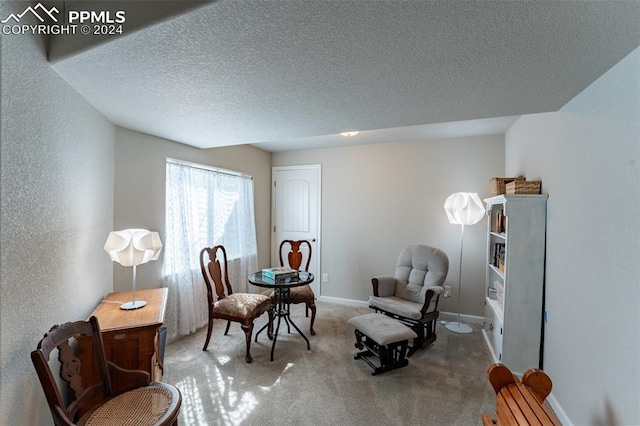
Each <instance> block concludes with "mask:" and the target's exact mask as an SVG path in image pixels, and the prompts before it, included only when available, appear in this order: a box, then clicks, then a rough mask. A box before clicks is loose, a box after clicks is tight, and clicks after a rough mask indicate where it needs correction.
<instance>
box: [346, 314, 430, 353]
mask: <svg viewBox="0 0 640 426" xmlns="http://www.w3.org/2000/svg"><path fill="white" fill-rule="evenodd" d="M347 323H348V324H349V325H351V326H352V327H353V328H355V329H356V330H359V331H360V332H361V333H363V334H364V335H366V336H367V337H369V338H370V339H372V340H373V341H375V342H376V343H378V344H380V345H389V344H391V343H395V342H400V341H402V340H409V339H415V338H416V337H418V335H417V334H416V332H415V331H413V330H411V329H410V328H409V327H407V326H406V325H404V324H402V323H401V322H400V321H396V320H394V319H393V318H389V317H388V316H385V315H382V314H377V313H373V314H364V315H359V316H357V317H353V318H351V319H350V320H349V321H347Z"/></svg>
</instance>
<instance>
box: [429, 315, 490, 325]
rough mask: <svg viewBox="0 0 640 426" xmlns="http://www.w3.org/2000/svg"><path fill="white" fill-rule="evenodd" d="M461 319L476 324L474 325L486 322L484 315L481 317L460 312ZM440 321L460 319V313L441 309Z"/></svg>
mask: <svg viewBox="0 0 640 426" xmlns="http://www.w3.org/2000/svg"><path fill="white" fill-rule="evenodd" d="M460 319H461V320H463V321H464V322H467V323H470V324H474V325H480V326H482V325H483V324H484V317H479V316H476V315H465V314H460ZM438 321H447V322H452V321H458V314H457V313H455V312H442V311H440V316H439V317H438Z"/></svg>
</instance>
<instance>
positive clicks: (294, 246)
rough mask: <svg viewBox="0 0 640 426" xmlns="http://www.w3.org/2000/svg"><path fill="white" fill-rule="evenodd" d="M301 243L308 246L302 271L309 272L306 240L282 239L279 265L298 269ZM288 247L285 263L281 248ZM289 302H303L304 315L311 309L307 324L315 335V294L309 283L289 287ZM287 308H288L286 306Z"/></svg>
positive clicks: (309, 257)
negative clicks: (308, 323) (309, 319)
mask: <svg viewBox="0 0 640 426" xmlns="http://www.w3.org/2000/svg"><path fill="white" fill-rule="evenodd" d="M301 245H306V246H307V248H308V251H307V256H306V258H307V262H306V264H305V267H304V271H306V272H309V264H310V263H311V243H309V241H307V240H284V241H282V242H281V243H280V248H279V249H278V256H279V258H280V266H289V267H290V268H292V269H296V270H298V271H300V270H301V269H300V266H302V260H303V258H304V254H303V252H302V251H301V250H300V246H301ZM287 246H288V247H289V252H288V253H287V263H288V265H286V264H285V262H284V259H283V257H282V254H283V249H285V248H286V247H287ZM289 303H290V304H294V305H295V304H298V303H304V304H305V305H306V308H305V315H306V316H307V317H309V310H311V325H310V326H309V332H310V333H311V334H312V335H315V334H316V332H315V330H314V329H313V323H314V322H315V321H316V295H315V294H314V293H313V290H312V289H311V286H310V285H309V284H307V285H303V286H300V287H294V288H292V289H291V296H290V302H289ZM287 309H288V308H287Z"/></svg>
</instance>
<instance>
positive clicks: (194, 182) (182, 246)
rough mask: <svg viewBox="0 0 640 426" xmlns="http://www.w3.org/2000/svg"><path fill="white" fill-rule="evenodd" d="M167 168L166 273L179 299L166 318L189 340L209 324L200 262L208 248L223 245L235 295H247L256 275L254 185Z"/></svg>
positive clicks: (191, 168)
mask: <svg viewBox="0 0 640 426" xmlns="http://www.w3.org/2000/svg"><path fill="white" fill-rule="evenodd" d="M166 168H167V177H166V215H165V223H166V229H165V231H166V232H165V233H166V235H165V250H164V258H163V271H164V281H165V286H166V287H169V288H170V294H173V295H175V298H176V299H177V300H176V306H175V307H174V309H173V310H172V309H171V306H169V305H168V306H167V310H168V313H167V314H168V316H169V325H170V326H171V324H170V322H171V320H172V318H171V316H175V317H176V318H175V321H176V324H175V326H176V328H177V329H178V330H177V333H178V334H180V335H185V334H189V333H190V332H193V331H195V329H196V328H197V327H200V326H201V325H204V324H206V321H207V319H208V317H207V311H206V310H205V308H206V291H205V285H204V282H203V280H202V276H201V272H200V259H199V256H200V251H201V250H202V249H203V248H204V247H213V246H214V245H218V244H222V245H224V247H225V249H226V251H227V256H228V258H229V278H230V281H231V284H232V286H233V288H234V291H235V292H246V291H247V284H246V283H247V276H248V275H249V274H250V273H251V272H255V271H256V269H257V264H258V262H257V244H256V230H255V216H254V207H253V180H252V178H251V176H247V175H244V174H241V173H237V172H233V171H229V170H221V169H216V168H212V167H209V166H203V165H198V164H193V163H186V162H183V161H177V160H167V166H166ZM203 298H204V302H203ZM201 311H203V312H204V313H202V312H201ZM169 337H170V338H171V337H172V336H171V329H170V336H169ZM173 337H175V336H173Z"/></svg>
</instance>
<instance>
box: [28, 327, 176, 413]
mask: <svg viewBox="0 0 640 426" xmlns="http://www.w3.org/2000/svg"><path fill="white" fill-rule="evenodd" d="M79 339H86V340H87V341H88V342H89V344H85V342H84V341H83V342H82V343H83V344H82V345H81V347H82V348H83V349H82V351H83V353H84V352H85V351H86V353H84V355H85V356H80V351H81V350H80V349H79V348H80V345H79V344H78V340H79ZM52 352H53V353H54V354H56V356H54V357H52V356H51V354H52ZM87 355H89V358H87ZM91 355H93V357H91ZM56 358H57V362H56ZM81 358H82V361H81ZM31 360H32V361H33V365H34V367H35V369H36V372H37V373H38V378H39V379H40V383H41V385H42V389H43V390H44V394H45V396H46V398H47V403H48V404H49V409H50V410H51V415H52V416H53V423H54V424H55V425H75V424H78V425H117V424H125V423H126V424H132V425H133V424H135V425H143V424H144V425H174V424H177V423H178V414H179V412H180V405H181V403H182V397H181V395H180V391H179V390H178V388H176V387H175V386H172V385H169V384H166V383H159V382H151V381H150V380H149V373H147V372H146V371H141V370H125V369H122V368H120V367H118V366H117V365H116V364H114V363H113V362H110V361H107V358H106V356H105V352H104V342H103V340H102V335H101V334H100V327H99V325H98V320H97V319H96V317H91V318H90V319H89V320H88V321H76V322H68V323H66V324H63V325H55V326H53V327H52V328H51V329H50V330H49V332H48V333H46V334H45V335H44V338H43V339H42V340H40V342H39V343H38V346H37V349H36V350H34V351H33V352H31ZM92 361H93V362H92ZM56 375H58V376H59V377H56ZM115 382H118V383H120V384H126V385H123V386H121V389H120V390H119V391H116V390H115V389H116V386H115V384H114V383H115ZM125 421H126V422H125Z"/></svg>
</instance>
